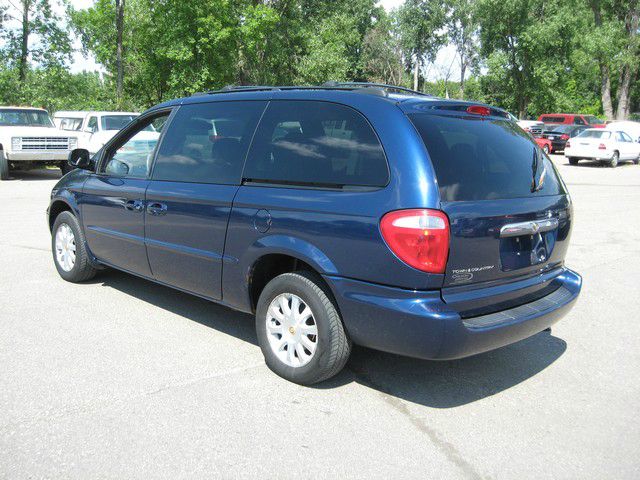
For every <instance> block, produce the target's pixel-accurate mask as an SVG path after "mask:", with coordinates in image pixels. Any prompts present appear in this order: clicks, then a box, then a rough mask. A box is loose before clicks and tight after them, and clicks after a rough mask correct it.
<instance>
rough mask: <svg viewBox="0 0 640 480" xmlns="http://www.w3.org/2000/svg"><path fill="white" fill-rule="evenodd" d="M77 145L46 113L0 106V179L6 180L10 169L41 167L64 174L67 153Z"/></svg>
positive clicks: (75, 139) (71, 136) (37, 110)
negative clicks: (57, 169) (47, 166)
mask: <svg viewBox="0 0 640 480" xmlns="http://www.w3.org/2000/svg"><path fill="white" fill-rule="evenodd" d="M77 146H78V136H77V135H69V134H68V133H64V132H61V131H60V130H58V129H57V128H56V127H55V125H54V124H53V122H52V121H51V117H49V113H48V112H47V111H46V110H44V109H41V108H30V107H0V180H7V179H8V178H9V171H10V169H21V170H25V169H29V168H33V167H37V166H43V165H53V166H56V167H60V169H61V170H62V173H66V172H67V171H69V170H70V169H71V167H70V166H69V165H68V164H67V157H68V155H69V151H70V150H73V149H74V148H77Z"/></svg>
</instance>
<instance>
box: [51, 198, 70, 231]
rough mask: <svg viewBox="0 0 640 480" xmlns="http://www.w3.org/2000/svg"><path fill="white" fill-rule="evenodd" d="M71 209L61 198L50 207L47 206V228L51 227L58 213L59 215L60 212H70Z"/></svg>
mask: <svg viewBox="0 0 640 480" xmlns="http://www.w3.org/2000/svg"><path fill="white" fill-rule="evenodd" d="M71 211H72V210H71V207H70V206H69V205H68V204H67V203H65V202H63V201H61V200H58V201H56V202H53V204H52V205H51V207H49V230H52V229H53V224H54V223H55V221H56V218H57V217H58V215H60V214H61V213H62V212H71Z"/></svg>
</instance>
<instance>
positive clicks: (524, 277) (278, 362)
mask: <svg viewBox="0 0 640 480" xmlns="http://www.w3.org/2000/svg"><path fill="white" fill-rule="evenodd" d="M69 162H70V163H71V164H72V165H73V166H75V167H76V169H75V170H73V171H72V172H71V173H69V174H67V175H66V176H64V177H63V178H62V179H61V180H60V181H59V182H58V184H57V185H56V186H55V187H54V189H53V191H52V194H51V203H50V206H49V209H48V217H49V226H50V228H51V232H52V250H53V259H54V262H55V266H56V269H57V270H58V272H59V274H60V275H61V276H62V278H64V279H65V280H68V281H71V282H81V281H84V280H88V279H90V278H91V277H93V276H94V275H95V274H96V272H97V271H98V270H100V269H102V268H105V267H113V268H116V269H119V270H123V271H125V272H128V273H131V274H134V275H138V276H140V277H143V278H146V279H149V280H153V281H155V282H158V283H161V284H164V285H168V286H171V287H174V288H176V289H179V290H182V291H185V292H189V293H192V294H194V295H198V296H200V297H203V298H206V299H208V300H212V301H214V302H217V303H221V304H223V305H226V306H228V307H231V308H234V309H236V310H240V311H243V312H246V313H250V314H253V315H255V321H256V331H257V338H258V342H259V344H260V347H261V349H262V352H263V354H264V357H265V360H266V363H267V364H268V366H269V367H270V368H271V369H272V370H273V371H274V372H275V373H277V374H278V375H281V376H282V377H284V378H286V379H288V380H291V381H293V382H297V383H300V384H312V383H315V382H319V381H322V380H325V379H327V378H329V377H331V376H333V375H335V374H336V373H338V372H339V371H340V370H341V369H342V368H343V366H344V365H345V363H346V361H347V359H348V357H349V353H350V351H351V346H352V344H357V345H363V346H366V347H370V348H374V349H378V350H383V351H386V352H393V353H397V354H402V355H408V356H412V357H417V358H423V359H454V358H461V357H465V356H469V355H474V354H477V353H481V352H485V351H487V350H491V349H495V348H498V347H501V346H504V345H507V344H510V343H513V342H516V341H518V340H521V339H524V338H526V337H529V336H531V335H533V334H536V333H538V332H540V331H542V330H545V329H547V328H548V327H549V326H551V325H552V324H553V323H555V322H556V321H558V320H559V319H560V318H561V317H562V316H563V315H564V314H566V313H567V312H568V311H569V310H570V308H571V307H572V306H573V304H574V303H575V300H576V299H577V297H578V294H579V292H580V287H581V283H582V281H581V277H580V276H579V275H578V274H577V273H575V272H573V271H571V270H570V269H568V268H567V267H566V266H565V264H564V259H565V255H566V253H567V248H568V246H569V238H570V233H571V223H572V220H573V214H572V205H571V198H570V196H569V194H568V192H567V189H566V187H565V185H564V183H563V182H562V180H561V178H560V176H559V175H558V172H557V171H556V169H555V168H554V166H553V164H552V163H551V161H550V160H549V159H548V158H547V156H546V155H545V154H544V153H543V152H542V151H541V150H540V149H539V148H538V147H537V145H536V144H535V142H533V140H532V139H531V137H530V136H529V135H528V134H527V133H525V132H524V131H523V130H521V129H520V128H519V127H518V126H517V125H516V124H515V123H514V122H513V121H511V120H510V119H509V116H508V114H507V113H506V112H505V111H503V110H500V109H498V108H494V107H491V106H487V105H482V104H477V103H470V102H464V101H458V100H445V99H440V98H434V97H431V96H427V95H424V94H419V93H418V92H413V91H409V90H406V89H402V88H400V87H392V86H386V85H378V84H355V83H343V84H338V83H332V84H327V85H324V86H318V87H237V88H233V87H230V88H225V89H223V90H220V91H213V92H208V93H205V94H198V95H194V96H192V97H189V98H183V99H179V100H173V101H170V102H166V103H163V104H161V105H158V106H156V107H153V108H151V109H150V110H148V111H147V112H145V113H144V114H142V115H140V117H138V118H136V119H135V120H134V121H132V122H131V123H130V124H129V125H127V126H126V127H125V128H124V129H123V130H122V131H121V132H120V133H119V134H118V135H116V136H115V137H114V138H113V139H112V140H111V141H109V142H108V143H107V144H106V145H105V146H104V147H103V148H102V149H101V150H100V151H99V152H98V153H97V154H96V155H94V156H93V157H92V158H89V154H88V152H87V151H86V150H75V151H73V152H72V153H71V154H70V156H69Z"/></svg>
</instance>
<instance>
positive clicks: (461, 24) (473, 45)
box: [447, 0, 479, 98]
mask: <svg viewBox="0 0 640 480" xmlns="http://www.w3.org/2000/svg"><path fill="white" fill-rule="evenodd" d="M448 2H449V3H448V7H449V14H448V21H447V31H448V34H449V39H450V41H451V43H453V45H455V47H456V51H457V52H458V60H459V64H460V94H459V95H460V98H464V82H465V76H466V74H467V70H468V69H470V68H471V67H472V66H474V65H475V63H476V61H477V56H478V48H479V47H478V38H477V33H478V24H477V22H476V18H475V17H476V13H475V1H474V0H448Z"/></svg>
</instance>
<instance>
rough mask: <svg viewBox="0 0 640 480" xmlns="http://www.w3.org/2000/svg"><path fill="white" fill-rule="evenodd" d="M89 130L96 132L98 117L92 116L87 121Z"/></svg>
mask: <svg viewBox="0 0 640 480" xmlns="http://www.w3.org/2000/svg"><path fill="white" fill-rule="evenodd" d="M87 131H88V132H91V133H95V132H97V131H98V118H97V117H90V118H89V121H88V122H87Z"/></svg>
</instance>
